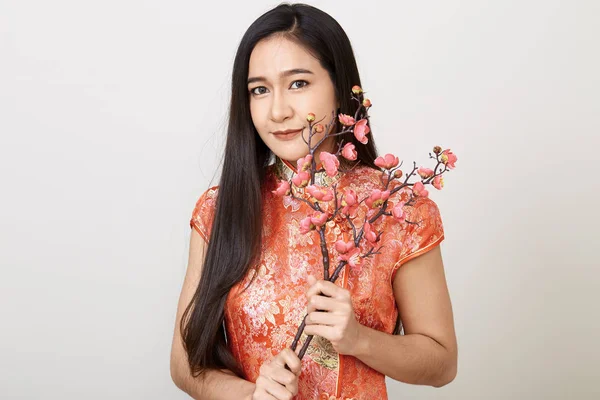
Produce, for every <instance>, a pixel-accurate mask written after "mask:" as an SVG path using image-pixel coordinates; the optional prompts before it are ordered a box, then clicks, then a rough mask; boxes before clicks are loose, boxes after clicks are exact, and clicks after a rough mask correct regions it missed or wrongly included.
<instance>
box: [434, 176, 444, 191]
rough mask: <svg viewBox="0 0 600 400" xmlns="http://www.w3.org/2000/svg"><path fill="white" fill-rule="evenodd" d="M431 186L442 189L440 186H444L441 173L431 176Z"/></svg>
mask: <svg viewBox="0 0 600 400" xmlns="http://www.w3.org/2000/svg"><path fill="white" fill-rule="evenodd" d="M433 187H434V188H436V189H437V190H442V188H443V187H444V178H442V176H441V175H438V176H436V177H435V178H433Z"/></svg>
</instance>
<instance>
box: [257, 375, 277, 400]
mask: <svg viewBox="0 0 600 400" xmlns="http://www.w3.org/2000/svg"><path fill="white" fill-rule="evenodd" d="M259 378H260V376H259ZM256 382H258V379H257V380H256ZM252 398H253V399H259V400H278V399H277V397H274V396H273V395H272V394H270V393H268V392H267V391H266V390H265V389H264V388H262V387H257V388H256V390H255V392H254V397H252Z"/></svg>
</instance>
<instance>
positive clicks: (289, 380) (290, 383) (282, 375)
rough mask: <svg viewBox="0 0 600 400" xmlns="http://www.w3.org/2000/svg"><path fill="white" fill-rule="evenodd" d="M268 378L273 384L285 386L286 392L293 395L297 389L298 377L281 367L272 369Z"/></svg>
mask: <svg viewBox="0 0 600 400" xmlns="http://www.w3.org/2000/svg"><path fill="white" fill-rule="evenodd" d="M269 377H270V378H271V379H272V380H274V381H275V382H277V383H279V384H281V385H283V386H285V388H286V389H287V390H288V392H290V393H292V394H294V391H295V390H296V388H297V387H298V376H296V375H295V374H294V373H292V372H290V371H288V370H287V369H284V368H282V367H277V368H274V369H273V370H272V371H271V373H270V375H269Z"/></svg>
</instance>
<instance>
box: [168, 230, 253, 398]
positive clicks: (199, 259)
mask: <svg viewBox="0 0 600 400" xmlns="http://www.w3.org/2000/svg"><path fill="white" fill-rule="evenodd" d="M205 248H206V242H205V241H204V239H203V238H202V237H201V236H200V235H199V234H198V232H197V231H196V230H195V229H192V233H191V238H190V253H189V259H188V267H187V272H186V275H185V280H184V282H183V287H182V289H181V294H180V296H179V304H178V306H177V317H176V321H175V332H174V334H173V343H172V346H171V378H172V379H173V382H175V384H176V385H177V387H178V388H180V389H181V390H183V391H184V392H186V393H187V394H189V395H190V396H191V397H192V398H194V399H203V400H240V399H251V398H252V393H253V392H254V386H255V385H254V383H252V382H249V381H246V380H244V379H241V378H239V377H237V376H236V375H235V374H234V373H233V372H231V371H229V370H225V369H223V370H210V371H208V372H207V373H206V375H205V376H204V377H203V378H202V379H200V378H195V377H193V376H192V374H191V373H190V369H189V366H188V363H187V355H186V353H185V350H184V348H183V343H182V339H181V331H180V329H179V325H180V321H181V316H182V314H183V312H184V310H185V308H186V307H187V305H188V304H189V302H190V300H191V298H192V296H193V295H194V292H195V291H196V287H197V286H198V282H199V281H200V275H201V272H202V264H203V262H204V251H205Z"/></svg>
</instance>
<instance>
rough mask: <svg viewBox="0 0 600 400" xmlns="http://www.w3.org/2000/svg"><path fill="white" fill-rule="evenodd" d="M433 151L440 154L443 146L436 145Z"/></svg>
mask: <svg viewBox="0 0 600 400" xmlns="http://www.w3.org/2000/svg"><path fill="white" fill-rule="evenodd" d="M433 152H434V153H435V154H440V153H441V152H442V148H441V147H440V146H435V147H434V148H433Z"/></svg>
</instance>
